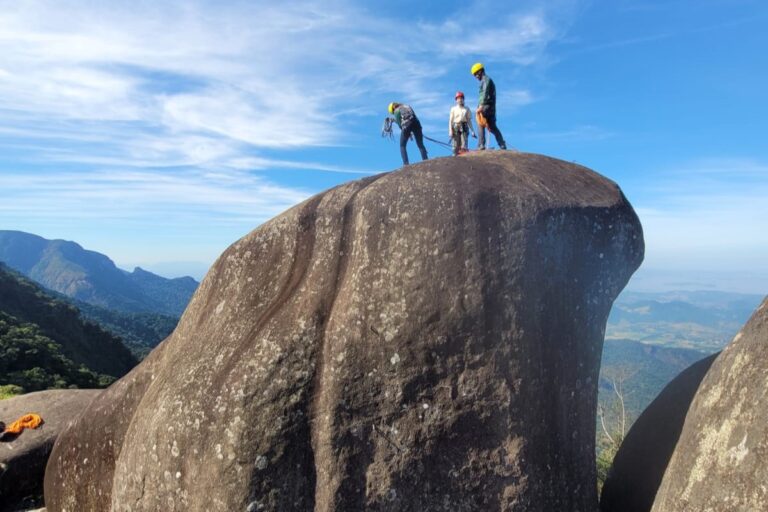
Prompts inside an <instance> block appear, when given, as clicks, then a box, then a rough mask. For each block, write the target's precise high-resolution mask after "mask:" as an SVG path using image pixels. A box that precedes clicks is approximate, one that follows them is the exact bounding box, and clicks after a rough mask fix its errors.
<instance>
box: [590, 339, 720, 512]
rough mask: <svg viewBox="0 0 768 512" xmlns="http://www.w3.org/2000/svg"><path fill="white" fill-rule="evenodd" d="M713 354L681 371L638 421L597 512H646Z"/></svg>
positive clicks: (619, 456)
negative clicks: (599, 511)
mask: <svg viewBox="0 0 768 512" xmlns="http://www.w3.org/2000/svg"><path fill="white" fill-rule="evenodd" d="M718 354H719V352H718ZM718 354H713V355H711V356H709V357H705V358H704V359H702V360H701V361H698V362H696V363H694V364H692V365H691V366H690V367H688V368H687V369H685V370H683V371H682V372H680V375H678V376H677V377H675V378H674V379H673V380H672V381H671V382H670V383H669V384H667V386H666V387H665V388H664V389H663V390H662V391H661V393H659V396H657V397H656V399H655V400H654V401H653V402H651V404H650V405H649V406H648V407H647V408H646V409H645V410H644V411H643V413H642V414H641V415H640V417H639V418H637V421H635V423H634V425H632V428H631V429H630V430H629V432H628V433H627V437H626V438H625V439H624V442H623V443H622V444H621V448H619V451H618V453H617V454H616V457H615V458H614V459H613V466H611V471H610V472H609V474H608V478H607V479H606V481H605V484H604V485H603V492H602V494H601V495H600V510H601V512H648V511H649V510H651V507H652V506H653V500H654V498H655V497H656V491H658V489H659V485H660V484H661V479H662V477H663V476H664V470H665V469H667V464H668V463H669V459H670V458H671V457H672V452H673V451H674V450H675V446H676V445H677V440H678V439H679V438H680V432H681V431H682V430H683V423H684V422H685V415H686V413H687V412H688V408H689V407H690V405H691V402H692V401H693V397H694V395H695V394H696V390H697V389H699V384H701V381H702V379H703V378H704V376H705V375H706V374H707V371H708V370H709V367H710V366H711V365H712V362H713V361H714V360H715V358H716V357H717V356H718Z"/></svg>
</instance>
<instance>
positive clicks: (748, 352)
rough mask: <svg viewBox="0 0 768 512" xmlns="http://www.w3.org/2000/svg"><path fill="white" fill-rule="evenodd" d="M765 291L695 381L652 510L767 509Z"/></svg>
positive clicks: (767, 320)
mask: <svg viewBox="0 0 768 512" xmlns="http://www.w3.org/2000/svg"><path fill="white" fill-rule="evenodd" d="M766 389H768V298H767V299H766V300H764V301H763V303H762V304H761V305H760V306H759V307H758V309H757V310H756V311H755V313H754V314H753V315H752V318H750V320H749V321H748V322H747V324H746V325H745V326H744V328H743V329H742V330H741V331H740V332H739V333H738V334H737V335H736V336H735V337H734V338H733V341H731V343H730V344H729V345H728V346H727V347H726V348H725V349H724V350H723V351H722V353H721V354H720V356H719V357H718V358H717V360H716V361H715V362H714V363H713V364H712V367H711V368H710V369H709V371H708V372H707V375H706V376H705V377H704V380H703V381H702V382H701V385H700V386H699V390H698V392H697V393H696V396H695V398H694V399H693V403H692V404H691V407H690V409H689V411H688V415H687V416H686V418H685V425H684V426H683V431H682V433H681V434H680V440H679V441H678V443H677V447H676V448H675V451H674V453H673V454H672V459H671V460H670V462H669V465H668V466H667V470H666V472H665V473H664V479H663V480H662V483H661V487H660V488H659V491H658V493H657V495H656V501H655V502H654V504H653V511H654V512H664V511H670V512H671V511H675V512H678V511H697V510H701V511H705V510H706V511H711V512H721V511H722V512H726V511H728V512H747V511H750V512H752V511H757V510H768V484H767V483H766V482H768V393H766Z"/></svg>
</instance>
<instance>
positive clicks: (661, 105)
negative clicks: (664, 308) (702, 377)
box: [0, 0, 768, 293]
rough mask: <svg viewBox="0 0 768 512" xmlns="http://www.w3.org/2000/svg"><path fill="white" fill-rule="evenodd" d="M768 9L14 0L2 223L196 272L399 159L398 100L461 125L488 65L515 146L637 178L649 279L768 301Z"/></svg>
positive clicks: (3, 60)
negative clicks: (464, 106)
mask: <svg viewBox="0 0 768 512" xmlns="http://www.w3.org/2000/svg"><path fill="white" fill-rule="evenodd" d="M766 24H768V3H766V2H764V1H758V0H727V1H726V0H698V1H674V0H666V1H625V0H611V1H580V0H572V1H571V0H554V1H548V2H526V1H517V2H490V1H475V2H471V1H470V2H450V1H440V2H412V1H408V2H405V1H399V0H394V1H389V2H351V1H343V0H337V1H329V2H328V1H323V2H319V1H313V0H307V1H301V2H279V3H278V2H220V1H219V2H205V1H183V2H174V1H165V2H149V1H138V2H137V1H132V2H106V1H105V2H90V1H85V0H83V1H79V2H71V1H61V0H58V1H54V0H31V1H25V2H3V8H2V10H0V229H18V230H22V231H28V232H32V233H36V234H39V235H41V236H44V237H46V238H63V239H68V240H75V241H77V242H78V243H80V244H81V245H83V246H84V247H86V248H88V249H93V250H97V251H99V252H103V253H105V254H107V255H109V256H110V257H111V258H113V259H114V260H115V261H116V263H118V265H120V266H122V267H124V268H129V269H130V268H132V267H133V266H134V265H141V266H143V267H145V268H148V269H150V270H155V271H158V272H159V273H161V274H164V275H176V274H178V273H184V272H190V273H193V274H195V275H196V277H200V269H202V268H205V266H207V265H209V264H210V263H211V262H212V261H213V260H214V259H215V258H216V257H217V256H218V255H219V254H220V253H221V251H223V250H224V249H225V248H226V247H227V246H228V245H229V244H230V243H232V242H233V241H235V240H236V239H237V238H239V237H241V236H242V235H244V234H246V233H247V232H249V231H250V230H251V229H253V228H255V227H256V226H258V225H259V224H260V223H261V222H264V221H265V220H267V219H269V218H271V217H272V216H274V215H276V214H278V213H279V212H281V211H283V210H284V209H286V208H287V207H289V206H291V205H293V204H296V203H297V202H299V201H301V200H303V199H305V198H306V197H309V196H310V195H312V194H314V193H316V192H319V191H321V190H324V189H325V188H328V187H330V186H333V185H336V184H339V183H342V182H344V181H347V180H350V179H356V178H359V177H362V176H365V175H368V174H372V173H376V172H381V171H387V170H391V169H394V168H397V167H398V166H399V165H400V158H399V153H398V149H397V145H396V143H394V142H390V141H387V140H384V139H382V138H381V137H380V135H379V132H380V128H381V123H382V121H383V118H384V116H385V115H386V106H387V104H388V103H389V102H390V101H401V102H406V103H410V104H411V105H413V107H414V108H415V110H416V113H417V114H418V115H419V117H420V118H421V119H422V122H423V124H424V126H425V132H426V134H427V135H429V136H431V137H433V138H436V139H441V140H444V139H447V134H446V125H447V119H446V118H447V115H448V110H449V109H450V106H451V105H452V103H453V100H452V98H453V94H454V92H455V91H456V90H463V91H464V92H465V93H466V94H467V100H468V103H469V104H474V103H475V102H476V97H477V83H476V81H475V80H474V79H473V77H472V76H471V75H470V74H469V67H470V66H471V65H472V63H474V62H475V61H478V60H479V61H482V62H484V63H485V64H486V68H487V70H488V73H489V74H490V76H491V77H492V78H493V79H494V81H495V82H496V85H497V89H498V92H499V105H498V109H499V125H500V128H501V130H502V132H503V133H504V136H505V138H506V140H507V142H508V144H509V145H511V146H513V147H515V148H518V149H520V150H523V151H530V152H536V153H544V154H548V155H552V156H555V157H558V158H562V159H564V160H569V161H576V162H578V163H580V164H583V165H586V166H588V167H591V168H593V169H595V170H596V171H598V172H600V173H602V174H604V175H606V176H608V177H610V178H611V179H613V180H615V181H616V182H618V183H619V185H620V186H621V187H622V189H623V190H624V192H625V194H626V196H627V197H628V198H629V200H630V201H631V202H632V204H633V205H634V207H635V209H636V210H637V212H638V214H639V216H640V218H641V221H642V222H643V226H644V229H645V236H646V262H645V263H644V266H643V269H642V270H641V271H640V272H639V273H638V275H637V276H636V278H635V279H634V280H633V283H632V286H633V287H635V288H636V289H670V288H705V289H706V288H715V289H722V290H731V291H749V292H755V293H766V292H767V291H768V235H767V234H766V233H768V200H767V198H768V144H766V134H768V129H767V128H768V106H767V105H768V103H767V102H766V91H768V30H766V29H765V27H766ZM428 149H429V151H430V154H431V155H432V156H435V157H437V156H447V155H448V152H447V151H446V150H445V149H443V148H442V147H440V146H436V145H429V144H428ZM410 154H411V158H412V159H417V156H418V154H417V151H416V150H415V148H414V147H411V148H410Z"/></svg>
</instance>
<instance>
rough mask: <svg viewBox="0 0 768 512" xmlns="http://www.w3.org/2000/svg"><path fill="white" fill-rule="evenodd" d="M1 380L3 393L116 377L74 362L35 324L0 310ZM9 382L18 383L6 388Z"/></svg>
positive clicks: (94, 383)
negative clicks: (98, 372) (99, 372)
mask: <svg viewBox="0 0 768 512" xmlns="http://www.w3.org/2000/svg"><path fill="white" fill-rule="evenodd" d="M0 379H1V380H0V383H2V384H3V390H4V391H5V392H6V393H9V394H11V393H14V392H16V394H18V392H19V391H20V390H19V388H21V390H23V391H24V392H30V391H39V390H43V389H50V388H68V387H79V388H98V387H106V386H108V385H109V384H111V383H112V382H113V381H114V380H115V378H114V377H112V376H109V375H103V374H97V373H95V372H93V371H92V370H89V369H88V368H87V367H85V366H84V365H77V364H75V363H74V362H73V361H72V360H71V359H69V358H67V357H66V356H65V355H63V354H62V352H61V346H60V345H59V344H57V343H56V342H55V341H53V340H52V339H50V338H48V337H47V336H45V335H43V334H42V333H41V332H40V329H39V327H38V326H36V325H34V324H29V323H24V322H20V321H19V320H18V319H16V318H14V317H12V316H10V315H8V314H6V313H3V312H1V311H0ZM8 385H12V386H18V387H15V388H14V387H9V386H8Z"/></svg>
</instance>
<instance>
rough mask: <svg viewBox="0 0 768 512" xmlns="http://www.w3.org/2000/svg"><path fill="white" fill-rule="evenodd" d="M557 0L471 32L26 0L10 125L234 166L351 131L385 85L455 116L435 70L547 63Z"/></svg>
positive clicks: (9, 34) (162, 156)
mask: <svg viewBox="0 0 768 512" xmlns="http://www.w3.org/2000/svg"><path fill="white" fill-rule="evenodd" d="M571 3H573V2H565V1H563V2H558V6H557V7H559V8H562V6H563V5H565V4H571ZM479 4H482V2H479ZM475 7H478V6H477V5H475V6H472V5H471V6H468V9H469V10H474V9H473V8H475ZM478 11H480V9H479V8H478ZM553 12H558V11H556V9H555V8H552V9H551V10H549V11H547V10H544V9H542V8H540V7H537V6H535V5H533V4H531V5H530V6H527V7H526V6H525V5H522V6H521V7H519V8H518V9H517V10H516V11H515V12H514V13H512V14H508V15H505V16H503V17H499V18H498V19H496V18H491V17H489V18H488V19H487V20H485V21H484V23H483V26H484V30H482V31H469V30H466V27H463V26H458V25H456V24H455V22H454V21H450V20H454V19H455V18H454V17H453V16H452V15H453V14H454V13H452V12H446V13H445V20H446V21H444V22H442V23H438V24H434V25H429V24H424V23H419V22H417V21H411V20H407V19H400V18H397V17H395V16H392V15H382V13H379V12H374V11H373V10H371V8H366V7H365V6H363V5H362V4H357V3H353V2H347V1H344V0H337V1H333V2H331V3H330V4H328V3H320V2H316V1H312V0H305V1H290V2H282V3H279V4H274V3H266V2H230V3H227V4H225V5H222V4H220V3H214V2H206V1H202V0H201V1H186V2H180V1H173V2H161V3H156V2H143V1H142V2H138V3H137V2H122V1H118V2H109V3H92V2H91V3H82V2H74V1H52V0H31V1H29V2H19V3H16V4H14V5H12V6H6V8H4V11H3V13H2V14H0V48H1V49H2V53H3V59H2V61H0V112H2V114H3V115H2V116H0V119H2V120H1V121H0V131H2V132H4V133H9V132H15V133H16V134H17V136H18V137H26V138H32V139H44V140H46V141H47V143H48V144H49V145H54V142H56V141H58V142H60V143H61V144H62V145H64V144H66V143H67V142H68V141H71V140H73V139H78V138H84V137H99V139H100V142H101V143H102V145H111V146H112V148H111V150H110V151H111V153H112V154H113V155H114V156H115V157H117V158H123V159H126V160H132V161H133V162H134V163H135V165H136V166H150V165H155V166H157V165H166V162H165V160H167V159H168V158H167V157H168V155H167V153H168V151H165V150H164V149H163V147H166V148H169V147H173V151H171V153H173V154H175V155H177V157H174V158H172V159H171V160H173V159H178V160H180V161H181V162H182V163H185V164H194V165H230V164H231V162H237V161H239V162H243V161H244V160H243V159H242V158H238V156H240V157H242V156H244V155H246V154H248V155H249V156H252V154H253V153H254V151H258V150H259V149H281V148H304V147H312V146H332V145H336V144H340V143H343V142H344V140H345V138H346V137H347V136H348V133H347V131H346V129H345V128H344V127H343V126H344V124H343V123H342V122H340V121H341V116H342V115H343V116H352V117H360V116H365V115H370V114H371V113H373V112H374V110H375V111H376V112H377V115H378V112H379V111H380V110H381V105H380V103H381V102H382V101H383V100H380V98H381V97H382V95H388V96H390V97H391V96H402V97H407V98H408V101H410V102H412V103H413V104H415V105H418V106H419V109H420V111H421V112H423V115H424V117H425V118H427V119H428V120H429V119H430V118H435V119H436V118H437V117H438V107H439V111H440V115H439V117H444V114H445V112H444V110H445V97H444V96H445V94H444V92H443V91H440V90H439V88H437V89H436V87H435V83H436V81H439V80H440V79H441V77H444V76H445V75H446V74H447V73H449V71H450V70H451V69H452V66H455V64H456V61H457V59H462V62H464V61H466V59H467V58H468V57H469V56H471V55H477V54H481V55H485V56H486V57H487V58H489V59H492V60H497V61H511V62H514V63H517V64H519V65H530V64H532V63H534V62H536V61H537V59H539V58H541V55H542V53H543V52H544V50H545V49H546V46H547V44H548V43H549V42H551V41H552V40H553V39H554V38H556V37H558V36H559V33H560V32H559V30H558V21H557V19H556V18H555V17H554V15H553V14H552V13H553ZM403 33H409V34H411V36H410V37H408V38H404V37H402V34H403ZM530 98H531V93H530V92H528V91H518V93H517V95H513V96H511V97H510V99H511V100H513V101H514V103H515V104H516V105H523V104H526V103H527V102H529V101H530ZM372 100H373V103H372ZM374 105H375V106H374ZM50 124H57V125H58V126H57V128H56V129H53V130H51V129H48V128H45V127H47V126H49V125H50ZM163 140H164V141H165V142H163ZM180 141H181V143H179V142H180ZM139 143H140V144H141V145H139ZM144 143H149V144H148V145H146V146H144V145H143V144H144ZM97 149H98V148H97ZM101 149H102V150H103V148H101ZM77 155H79V156H81V157H82V158H83V161H84V163H91V162H93V160H94V158H97V161H102V162H103V160H99V158H101V156H102V155H89V154H88V151H87V150H86V148H79V150H78V152H77ZM48 156H50V155H48ZM262 158H264V157H262Z"/></svg>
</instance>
